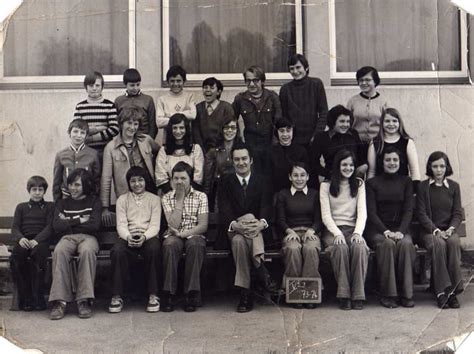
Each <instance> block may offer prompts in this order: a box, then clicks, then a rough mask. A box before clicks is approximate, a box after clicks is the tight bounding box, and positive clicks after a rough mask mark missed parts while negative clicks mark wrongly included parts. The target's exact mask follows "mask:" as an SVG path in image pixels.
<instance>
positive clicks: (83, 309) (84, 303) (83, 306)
mask: <svg viewBox="0 0 474 354" xmlns="http://www.w3.org/2000/svg"><path fill="white" fill-rule="evenodd" d="M77 316H79V318H89V317H91V316H92V308H91V305H90V304H89V300H80V301H78V302H77Z"/></svg>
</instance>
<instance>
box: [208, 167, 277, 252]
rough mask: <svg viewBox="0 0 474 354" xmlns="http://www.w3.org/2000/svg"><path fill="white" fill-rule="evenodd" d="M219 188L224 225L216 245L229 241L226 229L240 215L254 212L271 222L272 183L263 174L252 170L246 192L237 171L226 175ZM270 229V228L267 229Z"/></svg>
mask: <svg viewBox="0 0 474 354" xmlns="http://www.w3.org/2000/svg"><path fill="white" fill-rule="evenodd" d="M221 187H222V188H219V196H218V198H219V199H218V206H219V224H220V225H222V228H223V230H222V232H221V233H220V235H219V236H220V237H219V238H220V240H217V241H216V247H218V246H223V245H225V244H226V243H227V242H226V240H227V237H226V231H227V230H228V229H229V226H230V223H231V222H232V221H234V220H237V218H238V217H240V216H242V215H245V214H248V213H252V214H253V215H254V216H255V217H256V218H257V219H265V220H266V221H267V222H268V223H270V221H271V218H272V211H273V208H272V192H271V184H270V183H269V182H268V181H267V180H266V179H265V178H263V177H262V176H259V175H258V174H256V173H254V172H252V174H251V175H250V180H249V183H248V186H247V189H246V191H245V193H244V190H243V188H242V185H241V184H240V181H239V179H238V178H237V176H236V175H235V173H233V174H231V175H228V176H226V177H224V179H223V180H222V182H221ZM267 230H268V229H267Z"/></svg>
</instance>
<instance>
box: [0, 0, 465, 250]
mask: <svg viewBox="0 0 474 354" xmlns="http://www.w3.org/2000/svg"><path fill="white" fill-rule="evenodd" d="M160 4H161V1H159V0H142V1H138V2H137V3H136V58H137V65H136V67H137V68H138V70H140V72H141V74H142V80H143V81H142V86H143V90H144V91H145V92H146V93H148V94H150V95H152V96H153V97H154V98H155V99H156V98H157V97H159V96H160V95H162V94H164V93H165V92H166V91H167V89H166V88H163V87H161V77H162V72H161V28H160V26H161V11H160ZM305 4H306V6H305V12H304V21H303V22H304V27H303V33H304V48H305V55H306V56H307V57H308V60H309V63H310V68H311V76H317V77H320V78H321V79H322V80H323V82H324V84H325V86H326V92H327V97H328V104H329V107H332V106H333V105H335V104H338V103H342V104H345V103H346V102H347V100H348V99H349V98H350V97H351V96H352V95H354V94H356V93H358V88H357V87H356V86H332V87H331V86H330V76H329V58H330V51H329V20H328V3H327V1H322V0H311V1H307V2H305ZM473 22H474V21H473V20H472V16H471V19H470V23H471V24H472V26H471V28H470V32H471V34H474V23H473ZM469 42H470V47H471V48H474V35H471V36H470V39H469ZM473 58H474V55H472V54H471V55H470V60H471V63H472V60H473ZM471 67H472V66H471ZM35 87H37V86H35ZM269 88H271V89H274V90H275V91H278V90H279V87H269ZM188 89H190V90H195V91H196V93H197V94H199V93H200V89H199V88H194V87H193V88H188ZM243 90H244V87H243V83H242V82H238V83H235V86H233V87H230V86H227V87H226V88H225V90H224V93H223V97H222V98H223V99H224V100H227V101H230V102H232V100H233V97H234V96H235V94H236V93H237V92H240V91H243ZM379 91H380V92H381V93H382V94H383V95H385V96H386V97H387V99H388V101H389V102H390V104H391V105H392V106H393V107H396V108H397V109H399V110H400V112H401V114H402V116H403V118H404V122H405V124H406V127H407V130H408V132H409V133H410V134H411V135H412V137H413V138H414V140H415V143H416V147H417V150H418V157H419V164H420V169H421V171H422V172H423V171H424V170H425V167H424V166H425V163H426V159H427V157H428V155H429V154H430V153H431V152H432V151H434V150H443V151H445V152H447V154H448V155H449V157H450V158H451V162H452V165H453V169H454V176H453V179H455V180H457V181H458V182H459V183H460V184H461V191H462V199H463V206H464V208H465V211H466V218H467V234H468V235H467V238H465V239H463V240H462V243H463V246H464V247H465V248H467V249H471V250H472V249H474V203H473V201H474V195H473V192H474V175H473V162H474V159H473V152H474V149H473V144H474V143H473V141H474V132H473V125H474V107H473V105H474V87H473V86H471V85H427V86H414V85H411V86H410V85H405V86H383V85H381V86H380V87H379ZM122 93H123V90H121V89H109V88H107V85H106V89H105V91H104V96H105V97H106V98H109V99H114V98H115V97H116V96H118V95H119V94H122ZM84 97H85V92H84V90H83V89H82V88H81V85H80V84H79V85H78V88H77V89H69V90H60V89H56V90H46V89H30V90H0V176H1V177H0V216H11V215H13V212H14V208H15V206H16V204H17V203H18V202H20V201H24V200H26V199H27V197H28V195H27V192H26V189H25V186H26V180H27V178H28V177H30V176H31V175H33V174H40V175H43V176H44V177H46V178H47V180H48V182H49V183H52V169H53V162H54V156H55V153H56V152H57V151H58V150H59V149H60V148H62V147H64V146H66V145H67V144H68V136H67V133H66V130H67V125H68V123H69V122H70V120H71V118H72V114H73V111H74V107H75V104H76V103H77V102H79V101H80V100H82V99H84ZM47 199H49V200H51V189H50V190H49V191H48V193H47Z"/></svg>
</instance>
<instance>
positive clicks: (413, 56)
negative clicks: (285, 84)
mask: <svg viewBox="0 0 474 354" xmlns="http://www.w3.org/2000/svg"><path fill="white" fill-rule="evenodd" d="M330 19H331V22H332V23H331V28H330V32H331V53H333V54H334V55H333V56H332V59H331V78H332V79H336V80H335V81H336V83H337V79H346V78H350V79H354V72H355V71H357V69H358V68H360V67H362V66H365V65H370V66H374V67H376V68H377V69H378V70H379V71H380V72H382V76H383V77H384V78H385V79H388V80H384V83H387V82H390V81H392V82H404V81H405V82H412V83H417V82H421V83H427V82H440V81H441V82H442V81H443V80H445V81H451V82H459V81H460V79H462V78H465V79H466V78H467V60H466V57H467V56H466V53H467V49H466V43H467V39H466V32H467V30H466V15H465V14H463V13H462V12H460V11H459V10H458V9H457V7H456V6H454V5H453V4H451V2H450V1H449V0H373V1H361V0H331V1H330Z"/></svg>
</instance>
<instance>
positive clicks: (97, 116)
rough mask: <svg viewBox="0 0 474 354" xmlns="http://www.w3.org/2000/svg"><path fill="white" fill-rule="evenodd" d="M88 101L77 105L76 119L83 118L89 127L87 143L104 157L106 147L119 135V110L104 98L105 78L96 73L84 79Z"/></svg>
mask: <svg viewBox="0 0 474 354" xmlns="http://www.w3.org/2000/svg"><path fill="white" fill-rule="evenodd" d="M84 88H85V89H86V92H87V99H85V100H84V101H81V102H79V103H78V104H77V105H76V110H75V112H74V118H82V119H84V120H85V121H86V122H87V124H88V125H89V135H88V136H87V139H86V143H87V145H88V146H90V147H91V148H93V149H96V150H97V152H98V153H99V155H100V156H101V157H102V152H103V150H104V147H105V145H107V143H108V142H109V141H110V140H112V138H113V137H114V136H115V135H117V134H118V132H119V126H118V123H117V109H116V107H115V104H114V103H113V102H112V101H110V100H108V99H106V98H104V97H103V96H102V90H103V89H104V77H103V76H102V74H101V73H99V72H97V71H94V72H93V73H90V74H87V75H86V77H85V78H84Z"/></svg>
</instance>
